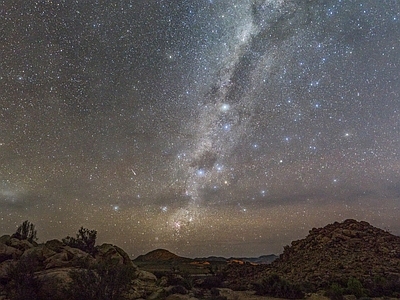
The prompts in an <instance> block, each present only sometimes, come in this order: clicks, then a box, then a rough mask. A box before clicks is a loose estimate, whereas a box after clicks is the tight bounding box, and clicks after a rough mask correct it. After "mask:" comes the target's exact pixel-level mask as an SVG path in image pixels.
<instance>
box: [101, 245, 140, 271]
mask: <svg viewBox="0 0 400 300" xmlns="http://www.w3.org/2000/svg"><path fill="white" fill-rule="evenodd" d="M96 250H97V251H96V255H95V258H96V260H97V261H98V262H106V263H115V264H119V265H126V266H131V267H134V268H135V269H137V267H136V266H135V265H134V264H133V262H132V260H131V259H130V258H129V255H128V254H127V253H126V252H125V251H124V250H122V249H121V248H119V247H117V246H115V245H112V244H102V245H100V246H97V247H96Z"/></svg>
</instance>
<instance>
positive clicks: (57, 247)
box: [45, 239, 65, 252]
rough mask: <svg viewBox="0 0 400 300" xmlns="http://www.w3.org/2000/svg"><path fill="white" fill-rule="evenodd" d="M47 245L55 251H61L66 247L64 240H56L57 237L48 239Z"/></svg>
mask: <svg viewBox="0 0 400 300" xmlns="http://www.w3.org/2000/svg"><path fill="white" fill-rule="evenodd" d="M45 245H46V247H47V248H49V249H51V250H53V251H55V252H60V251H61V250H62V249H64V247H65V244H64V243H63V242H61V241H59V240H56V239H54V240H50V241H47V242H46V243H45Z"/></svg>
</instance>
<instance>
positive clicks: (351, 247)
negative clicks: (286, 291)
mask: <svg viewBox="0 0 400 300" xmlns="http://www.w3.org/2000/svg"><path fill="white" fill-rule="evenodd" d="M268 272H274V273H277V274H279V275H282V276H283V277H284V278H286V279H288V280H290V281H292V282H295V283H310V284H313V285H315V286H316V287H326V286H327V285H329V284H331V283H332V282H343V280H347V279H348V278H350V277H353V278H357V279H358V280H360V281H361V282H369V281H372V280H374V278H376V277H377V276H382V277H384V278H388V277H396V278H400V237H399V236H395V235H392V234H390V233H389V232H387V231H384V230H382V229H379V228H376V227H373V226H372V225H370V224H369V223H367V222H363V221H361V222H358V221H355V220H351V219H349V220H345V221H344V222H342V223H338V222H335V223H333V224H329V225H327V226H325V227H323V228H313V229H312V230H310V232H309V235H308V236H307V237H306V238H305V239H301V240H298V241H293V242H292V243H291V245H290V246H286V247H285V248H284V252H283V253H282V254H281V255H280V257H279V259H277V260H276V261H275V262H273V263H272V265H271V269H270V270H268Z"/></svg>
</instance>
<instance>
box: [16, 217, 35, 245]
mask: <svg viewBox="0 0 400 300" xmlns="http://www.w3.org/2000/svg"><path fill="white" fill-rule="evenodd" d="M36 234H37V231H36V229H35V225H33V224H32V223H31V222H29V221H28V220H26V221H24V222H23V223H22V224H21V225H19V227H18V228H17V232H16V233H14V234H13V235H12V237H14V238H17V239H20V240H27V241H28V242H30V243H32V242H33V241H37V237H36Z"/></svg>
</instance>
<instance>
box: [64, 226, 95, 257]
mask: <svg viewBox="0 0 400 300" xmlns="http://www.w3.org/2000/svg"><path fill="white" fill-rule="evenodd" d="M96 238H97V231H96V230H89V229H87V228H83V227H81V228H80V229H79V230H78V233H77V234H76V238H74V237H70V236H67V237H66V238H64V239H62V241H63V242H64V243H65V244H66V245H68V246H70V247H73V248H78V249H81V250H82V251H85V252H88V253H91V254H93V252H94V245H95V244H96Z"/></svg>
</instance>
